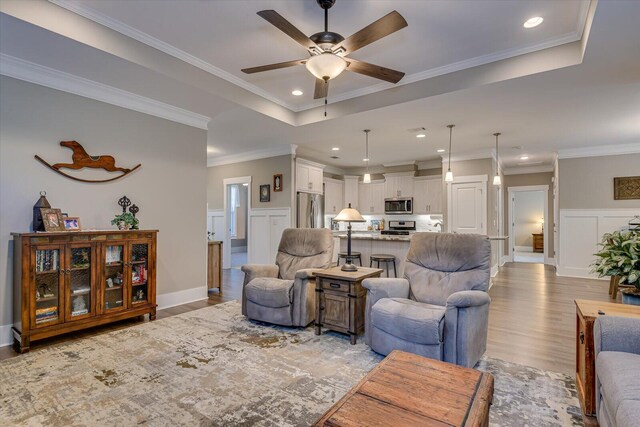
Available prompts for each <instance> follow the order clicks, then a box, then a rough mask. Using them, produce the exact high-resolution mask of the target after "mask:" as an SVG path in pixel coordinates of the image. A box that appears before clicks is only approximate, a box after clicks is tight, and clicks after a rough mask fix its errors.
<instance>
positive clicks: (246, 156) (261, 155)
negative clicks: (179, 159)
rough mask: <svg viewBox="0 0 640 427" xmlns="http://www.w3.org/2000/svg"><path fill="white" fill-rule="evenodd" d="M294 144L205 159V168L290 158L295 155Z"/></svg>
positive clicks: (295, 147)
mask: <svg viewBox="0 0 640 427" xmlns="http://www.w3.org/2000/svg"><path fill="white" fill-rule="evenodd" d="M297 148H298V146H297V145H295V144H290V145H287V146H285V147H278V148H265V149H263V150H253V151H247V152H244V153H238V154H229V155H227V156H218V157H209V158H208V159H207V167H212V166H222V165H229V164H233V163H240V162H248V161H251V160H260V159H268V158H270V157H278V156H286V155H289V156H292V155H295V153H296V149H297Z"/></svg>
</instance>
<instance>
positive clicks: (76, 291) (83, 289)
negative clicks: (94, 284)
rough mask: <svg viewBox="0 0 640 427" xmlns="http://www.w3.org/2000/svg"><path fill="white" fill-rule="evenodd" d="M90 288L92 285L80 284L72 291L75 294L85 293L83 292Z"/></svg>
mask: <svg viewBox="0 0 640 427" xmlns="http://www.w3.org/2000/svg"><path fill="white" fill-rule="evenodd" d="M90 290H91V286H80V287H78V288H74V289H73V290H72V292H71V293H72V294H73V295H75V294H83V293H85V292H88V291H90Z"/></svg>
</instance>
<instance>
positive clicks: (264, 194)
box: [260, 184, 271, 202]
mask: <svg viewBox="0 0 640 427" xmlns="http://www.w3.org/2000/svg"><path fill="white" fill-rule="evenodd" d="M260 201H261V202H269V201H271V186H270V185H269V184H264V185H261V186H260Z"/></svg>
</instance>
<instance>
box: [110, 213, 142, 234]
mask: <svg viewBox="0 0 640 427" xmlns="http://www.w3.org/2000/svg"><path fill="white" fill-rule="evenodd" d="M139 222H140V221H138V218H136V217H134V216H133V214H132V213H131V212H124V213H121V214H120V215H116V216H115V217H114V218H113V219H112V220H111V225H117V226H118V229H119V230H129V229H131V228H137V227H138V224H139Z"/></svg>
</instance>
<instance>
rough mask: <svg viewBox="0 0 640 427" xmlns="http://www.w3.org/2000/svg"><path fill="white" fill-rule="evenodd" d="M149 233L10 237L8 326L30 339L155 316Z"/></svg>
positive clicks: (20, 344) (21, 344) (22, 343)
mask: <svg viewBox="0 0 640 427" xmlns="http://www.w3.org/2000/svg"><path fill="white" fill-rule="evenodd" d="M156 235H157V231H156V230H130V231H116V230H114V231H86V232H51V233H14V234H13V239H14V240H13V249H14V272H13V273H14V325H13V334H14V338H15V343H16V347H17V349H18V350H19V351H20V352H24V351H28V349H29V346H30V343H31V342H32V341H36V340H40V339H44V338H48V337H52V336H55V335H60V334H64V333H67V332H72V331H77V330H81V329H85V328H90V327H93V326H97V325H102V324H106V323H110V322H114V321H118V320H123V319H127V318H131V317H137V316H143V315H145V314H149V318H150V320H154V319H155V317H156V291H155V290H156V283H155V276H156V275H155V266H156Z"/></svg>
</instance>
